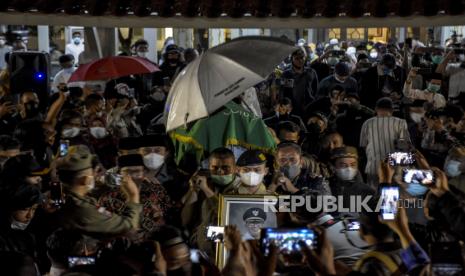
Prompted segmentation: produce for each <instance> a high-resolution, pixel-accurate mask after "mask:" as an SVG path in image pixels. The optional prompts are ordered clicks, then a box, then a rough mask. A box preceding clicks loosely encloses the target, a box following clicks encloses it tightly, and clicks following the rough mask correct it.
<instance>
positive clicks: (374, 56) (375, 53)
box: [370, 52, 378, 58]
mask: <svg viewBox="0 0 465 276" xmlns="http://www.w3.org/2000/svg"><path fill="white" fill-rule="evenodd" d="M370 57H371V58H377V57H378V52H371V53H370Z"/></svg>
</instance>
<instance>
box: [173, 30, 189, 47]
mask: <svg viewBox="0 0 465 276" xmlns="http://www.w3.org/2000/svg"><path fill="white" fill-rule="evenodd" d="M173 38H174V41H175V42H176V44H177V45H178V46H179V47H182V48H184V49H187V48H192V47H193V45H194V30H193V29H181V28H176V29H174V30H173Z"/></svg>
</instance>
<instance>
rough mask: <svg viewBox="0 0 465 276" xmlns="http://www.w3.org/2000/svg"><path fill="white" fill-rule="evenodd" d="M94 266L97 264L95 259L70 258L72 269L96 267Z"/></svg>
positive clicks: (83, 257)
mask: <svg viewBox="0 0 465 276" xmlns="http://www.w3.org/2000/svg"><path fill="white" fill-rule="evenodd" d="M94 264H95V257H88V256H71V257H68V265H69V267H70V268H71V267H75V266H78V265H94Z"/></svg>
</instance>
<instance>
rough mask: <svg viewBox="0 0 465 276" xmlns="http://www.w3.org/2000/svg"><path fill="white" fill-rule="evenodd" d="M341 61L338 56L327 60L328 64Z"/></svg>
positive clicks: (332, 64)
mask: <svg viewBox="0 0 465 276" xmlns="http://www.w3.org/2000/svg"><path fill="white" fill-rule="evenodd" d="M338 62H339V59H338V58H337V57H329V58H328V60H327V63H328V65H330V66H334V65H336V64H337V63H338Z"/></svg>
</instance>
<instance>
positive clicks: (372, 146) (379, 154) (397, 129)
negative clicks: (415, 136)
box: [360, 116, 410, 175]
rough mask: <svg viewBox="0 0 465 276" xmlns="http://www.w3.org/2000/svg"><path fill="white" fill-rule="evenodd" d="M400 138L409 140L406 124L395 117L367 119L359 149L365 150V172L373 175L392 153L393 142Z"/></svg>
mask: <svg viewBox="0 0 465 276" xmlns="http://www.w3.org/2000/svg"><path fill="white" fill-rule="evenodd" d="M400 138H403V139H407V140H410V137H409V132H408V128H407V122H406V121H405V120H404V119H400V118H396V117H392V116H389V117H374V118H371V119H368V120H367V121H366V122H365V123H364V124H363V126H362V131H361V132H360V147H363V148H365V152H366V156H367V166H366V168H365V172H366V173H367V174H371V175H374V174H376V173H377V171H378V166H379V164H380V163H381V161H382V160H383V159H385V158H386V156H387V155H388V154H389V153H390V152H393V151H394V149H395V148H394V142H395V141H396V140H398V139H400Z"/></svg>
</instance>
